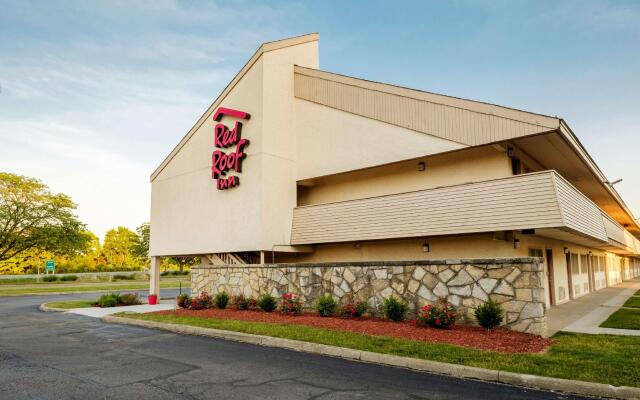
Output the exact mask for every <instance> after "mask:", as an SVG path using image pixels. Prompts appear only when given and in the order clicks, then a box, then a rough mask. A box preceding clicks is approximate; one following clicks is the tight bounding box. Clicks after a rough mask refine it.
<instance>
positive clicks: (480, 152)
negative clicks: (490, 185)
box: [298, 146, 511, 206]
mask: <svg viewBox="0 0 640 400" xmlns="http://www.w3.org/2000/svg"><path fill="white" fill-rule="evenodd" d="M419 162H424V163H425V167H426V169H425V170H424V171H419V170H418V163H419ZM508 176H511V165H510V161H509V158H508V157H507V154H506V153H505V152H503V151H500V150H497V149H495V148H494V147H492V146H486V147H478V148H473V149H465V150H460V151H455V152H451V153H446V154H439V155H434V156H431V157H424V158H420V159H414V160H410V161H402V162H398V163H394V164H389V165H385V166H380V167H375V168H369V169H365V170H360V171H354V172H348V173H343V174H339V175H333V176H328V177H324V178H318V179H313V180H312V181H311V184H312V186H303V187H302V188H301V189H300V190H299V193H300V196H299V198H298V205H299V206H302V205H309V204H320V203H330V202H335V201H343V200H351V199H359V198H365V197H372V196H380V195H386V194H394V193H403V192H410V191H414V190H423V189H430V188H435V187H438V186H451V185H457V184H461V183H469V182H480V181H486V180H489V179H496V178H504V177H508ZM303 184H306V183H303Z"/></svg>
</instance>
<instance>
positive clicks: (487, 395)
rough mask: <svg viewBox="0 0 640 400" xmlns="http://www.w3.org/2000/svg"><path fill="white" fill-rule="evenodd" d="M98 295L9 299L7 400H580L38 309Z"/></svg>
mask: <svg viewBox="0 0 640 400" xmlns="http://www.w3.org/2000/svg"><path fill="white" fill-rule="evenodd" d="M176 292H177V291H176V290H163V292H162V296H174V295H175V294H176ZM95 297H96V294H80V295H78V294H76V295H59V296H23V297H0V399H2V400H13V399H56V400H60V399H92V400H94V399H153V400H162V399H243V400H244V399H283V400H285V399H482V400H493V399H579V398H580V397H570V396H565V395H560V394H557V393H552V392H543V391H534V390H527V389H522V388H517V387H512V386H507V385H500V384H491V383H486V382H479V381H473V380H464V379H457V378H450V377H445V376H439V375H432V374H425V373H417V372H412V371H409V370H404V369H401V368H392V367H384V366H378V365H372V364H364V363H358V362H352V361H347V360H341V359H337V358H332V357H323V356H317V355H310V354H305V353H298V352H294V351H289V350H283V349H275V348H267V347H261V346H255V345H250V344H243V343H236V342H230V341H224V340H217V339H210V338H204V337H197V336H187V335H177V334H173V333H168V332H164V331H159V330H153V329H146V328H139V327H133V326H123V325H112V324H105V323H103V322H102V321H100V320H99V319H95V318H89V317H84V316H79V315H71V314H63V313H55V312H49V313H45V312H41V311H39V310H38V305H39V304H40V303H43V302H48V301H59V300H72V299H82V298H95Z"/></svg>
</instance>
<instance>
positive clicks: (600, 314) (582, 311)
mask: <svg viewBox="0 0 640 400" xmlns="http://www.w3.org/2000/svg"><path fill="white" fill-rule="evenodd" d="M637 290H640V279H635V280H631V281H625V282H622V283H621V284H619V285H617V286H614V287H609V288H605V289H602V290H599V291H597V292H595V293H591V294H588V295H586V296H582V297H580V298H578V299H576V300H572V301H570V302H568V303H565V304H560V305H558V306H554V307H552V308H550V309H549V311H548V312H547V324H548V325H547V326H548V332H549V335H553V334H555V333H556V332H558V331H561V330H562V331H566V332H578V333H591V334H611V335H629V336H640V330H632V329H611V328H600V324H601V323H602V322H604V321H605V320H606V319H607V318H608V317H609V316H610V315H611V314H613V313H614V312H615V311H616V310H618V309H619V308H620V307H622V305H623V304H624V302H625V301H627V299H628V298H629V297H631V296H632V295H633V294H634V293H635V292H636V291H637Z"/></svg>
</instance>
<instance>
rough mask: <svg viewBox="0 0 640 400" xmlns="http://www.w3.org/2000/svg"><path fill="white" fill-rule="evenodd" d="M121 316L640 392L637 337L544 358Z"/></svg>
mask: <svg viewBox="0 0 640 400" xmlns="http://www.w3.org/2000/svg"><path fill="white" fill-rule="evenodd" d="M119 316H123V317H127V318H135V319H142V320H151V321H158V322H166V323H173V324H184V325H192V326H199V327H205V328H214V329H222V330H228V331H235V332H245V333H252V334H257V335H266V336H274V337H279V338H287V339H294V340H301V341H306V342H313V343H321V344H327V345H333V346H340V347H346V348H350V349H356V350H365V351H371V352H376V353H384V354H394V355H398V356H405V357H414V358H421V359H426V360H433V361H441V362H447V363H454V364H462V365H468V366H473V367H480V368H489V369H498V370H503V371H511V372H518V373H525V374H533V375H542V376H550V377H556V378H564V379H574V380H582V381H589V382H599V383H607V384H612V385H617V386H620V385H625V386H640V351H638V350H640V337H630V336H613V335H588V334H577V333H567V332H560V333H558V334H556V335H555V336H554V337H553V338H554V339H555V340H556V341H557V342H556V343H555V344H554V345H553V346H552V348H551V349H550V350H549V351H548V352H547V353H545V354H507V353H498V352H490V351H482V350H474V349H469V348H465V347H460V346H453V345H446V344H435V343H425V342H421V341H414V340H405V339H398V338H392V337H379V336H370V335H364V334H360V333H354V332H341V331H335V330H330V329H322V328H313V327H308V326H301V325H287V324H275V323H262V322H248V321H236V320H222V319H210V318H197V317H186V316H177V315H161V314H119Z"/></svg>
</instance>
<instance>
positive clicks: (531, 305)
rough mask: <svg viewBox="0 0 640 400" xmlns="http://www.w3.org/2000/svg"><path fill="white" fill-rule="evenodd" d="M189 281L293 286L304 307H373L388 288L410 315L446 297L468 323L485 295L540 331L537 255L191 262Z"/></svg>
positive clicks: (195, 284)
mask: <svg viewBox="0 0 640 400" xmlns="http://www.w3.org/2000/svg"><path fill="white" fill-rule="evenodd" d="M191 288H192V292H193V293H194V294H196V293H200V292H201V291H207V292H209V293H214V294H215V293H217V292H220V291H226V292H228V293H232V294H244V295H245V296H252V297H258V296H259V295H261V294H263V293H271V294H272V295H274V296H280V295H282V294H283V293H286V292H292V293H297V294H300V295H301V296H302V298H303V300H304V302H305V306H306V307H309V308H311V307H313V306H314V302H315V300H316V299H317V298H318V297H319V296H322V295H324V294H331V295H333V296H334V298H336V299H338V300H339V301H340V303H347V302H352V301H356V300H357V301H366V302H367V303H368V304H369V306H370V308H371V309H372V310H379V309H380V306H381V304H382V302H383V300H384V299H385V298H387V297H389V296H391V295H394V296H397V297H400V298H403V299H404V300H405V301H406V302H407V303H408V304H409V308H410V312H411V313H412V314H414V315H415V311H416V310H418V309H419V308H420V307H421V306H423V305H425V304H429V303H433V302H435V301H436V300H438V299H439V298H446V299H447V300H448V301H449V302H451V303H452V304H454V305H456V306H458V307H459V309H460V311H461V315H462V319H463V320H464V321H465V322H467V323H475V318H474V317H473V308H474V307H476V306H478V305H479V304H482V303H483V302H485V301H487V300H488V299H492V300H494V301H496V302H498V303H500V304H501V306H502V308H503V309H504V311H505V325H506V326H508V327H509V328H510V329H513V330H516V331H520V332H528V333H533V334H537V335H543V336H545V335H546V316H545V314H546V313H545V305H544V293H545V289H544V284H543V264H542V261H541V259H539V258H508V259H472V260H429V261H411V262H404V261H403V262H359V263H355V262H354V263H330V264H264V265H242V266H241V265H200V266H197V267H192V268H191Z"/></svg>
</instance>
